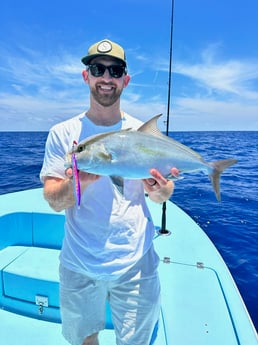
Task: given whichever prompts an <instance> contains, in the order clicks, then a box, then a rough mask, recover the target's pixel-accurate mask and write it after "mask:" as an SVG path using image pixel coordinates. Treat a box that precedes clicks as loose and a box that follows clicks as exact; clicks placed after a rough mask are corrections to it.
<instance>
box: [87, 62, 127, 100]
mask: <svg viewBox="0 0 258 345" xmlns="http://www.w3.org/2000/svg"><path fill="white" fill-rule="evenodd" d="M95 63H98V64H102V65H105V66H113V65H119V61H118V60H116V59H112V58H110V57H98V58H95V59H93V60H92V61H91V64H95ZM84 79H85V81H86V82H87V83H88V84H89V88H90V92H91V96H92V97H93V98H94V100H95V101H96V102H97V103H99V104H100V105H102V106H104V107H109V106H112V105H113V104H114V103H116V101H117V100H118V99H119V98H120V96H121V94H122V92H123V88H124V87H126V86H127V84H128V82H129V80H130V77H129V75H125V74H123V75H122V76H121V77H120V78H114V77H112V76H111V75H110V73H109V71H108V70H107V69H106V70H105V72H104V74H103V75H102V76H100V77H94V76H93V75H92V73H91V72H90V70H88V71H87V76H86V78H85V77H84Z"/></svg>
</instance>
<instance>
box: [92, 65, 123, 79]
mask: <svg viewBox="0 0 258 345" xmlns="http://www.w3.org/2000/svg"><path fill="white" fill-rule="evenodd" d="M88 68H89V70H90V73H91V74H92V75H93V76H94V77H102V76H103V74H104V73H105V71H106V69H107V70H108V72H109V74H110V75H111V77H112V78H121V77H122V75H123V74H124V73H126V68H125V66H121V65H111V66H105V65H102V64H101V63H93V64H91V65H88Z"/></svg>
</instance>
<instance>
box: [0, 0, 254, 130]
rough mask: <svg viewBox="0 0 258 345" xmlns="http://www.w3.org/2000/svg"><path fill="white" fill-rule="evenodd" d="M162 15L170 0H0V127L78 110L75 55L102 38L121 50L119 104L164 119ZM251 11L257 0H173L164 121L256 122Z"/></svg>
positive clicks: (81, 87) (186, 125)
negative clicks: (123, 74)
mask: <svg viewBox="0 0 258 345" xmlns="http://www.w3.org/2000/svg"><path fill="white" fill-rule="evenodd" d="M170 17H171V0H108V1H102V0H99V1H97V2H94V1H86V0H84V1H81V0H74V1H59V0H51V1H49V0H44V1H42V0H41V1H38V0H23V1H20V0H8V1H7V0H5V1H1V4H0V118H1V121H0V130H2V131H3V130H11V131H12V130H14V131H15V130H36V131H37V130H38V131H42V130H49V128H50V127H51V126H52V125H53V124H55V123H57V122H59V121H62V120H65V119H67V118H70V117H72V116H73V115H76V114H78V113H80V112H82V111H84V110H87V108H88V106H89V103H88V101H89V97H88V96H89V93H88V87H87V85H85V84H84V82H83V80H82V77H81V71H82V69H83V65H82V64H81V61H80V59H81V57H82V56H84V55H85V54H86V51H87V48H88V46H89V45H91V44H92V43H95V42H96V41H99V40H101V39H103V38H109V39H111V40H114V41H116V42H118V43H120V44H121V45H122V46H123V47H124V48H125V50H126V55H127V60H128V67H129V74H130V75H131V82H130V84H129V86H128V87H127V88H126V89H125V90H124V93H123V96H122V103H121V104H122V108H123V110H124V111H126V112H128V113H130V114H132V115H134V116H136V117H138V118H140V119H142V120H146V119H149V118H151V117H152V116H154V115H156V114H158V113H163V114H164V118H163V119H164V120H165V116H166V112H167V93H168V67H169V36H170V32H169V31H170ZM257 18H258V2H257V0H246V1H245V2H243V1H240V0H175V15H174V36H173V65H172V71H173V74H172V90H171V109H170V130H173V131H181V130H183V131H190V130H258V44H257V42H258V24H257V23H258V21H257V20H258V19H257ZM160 127H161V129H165V127H164V125H163V121H161V123H160Z"/></svg>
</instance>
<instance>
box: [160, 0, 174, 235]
mask: <svg viewBox="0 0 258 345" xmlns="http://www.w3.org/2000/svg"><path fill="white" fill-rule="evenodd" d="M174 6H175V0H171V19H170V42H169V72H168V73H169V75H168V102H167V120H166V135H167V136H168V135H169V118H170V103H171V83H172V55H173V54H172V53H173V49H172V48H173V31H174ZM166 209H167V203H166V201H164V202H163V204H162V218H161V229H160V230H159V234H160V235H170V233H171V232H170V231H169V230H167V228H166Z"/></svg>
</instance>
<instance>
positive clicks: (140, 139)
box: [65, 114, 237, 201]
mask: <svg viewBox="0 0 258 345" xmlns="http://www.w3.org/2000/svg"><path fill="white" fill-rule="evenodd" d="M161 115H162V114H159V115H156V116H154V117H153V118H151V119H150V120H148V121H147V122H145V123H144V124H143V125H142V126H141V127H140V128H139V129H138V130H132V129H131V128H128V129H122V130H119V131H111V132H107V133H101V134H97V135H94V136H91V137H89V138H87V139H85V140H83V141H81V142H80V143H79V144H78V145H76V146H75V147H73V150H72V151H70V152H68V153H67V155H66V157H65V160H66V164H65V165H66V167H69V166H72V157H73V158H74V159H76V164H77V169H78V170H81V171H84V172H87V173H91V174H96V175H101V176H110V177H111V178H113V179H116V177H119V178H123V179H147V178H152V175H151V174H150V170H151V169H157V170H158V171H159V172H160V173H161V174H162V175H163V176H164V177H165V178H167V179H171V180H174V179H175V178H176V177H175V176H174V175H172V174H171V169H172V168H176V169H177V170H178V172H179V178H180V177H181V174H184V173H190V172H195V171H204V172H206V173H207V174H208V176H209V178H210V180H211V183H212V187H213V189H214V192H215V195H216V198H217V200H218V201H220V200H221V195H220V175H221V173H222V172H223V171H224V170H225V169H226V168H228V167H230V166H231V165H233V164H235V163H237V159H235V158H230V159H223V160H217V161H213V162H206V161H205V160H204V159H203V158H202V156H201V155H200V154H199V153H198V152H196V151H194V150H193V149H191V148H190V147H188V146H186V145H183V144H182V143H180V142H179V141H177V140H174V139H173V138H171V137H168V136H166V135H164V134H163V133H162V132H161V131H160V130H159V128H158V125H157V121H158V119H159V118H160V116H161Z"/></svg>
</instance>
